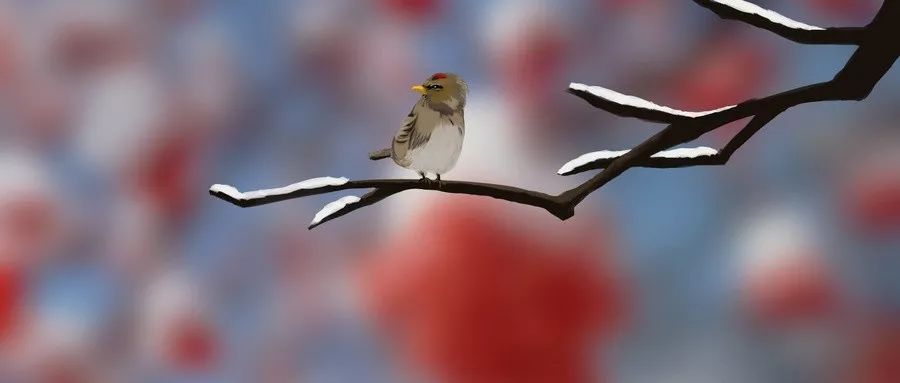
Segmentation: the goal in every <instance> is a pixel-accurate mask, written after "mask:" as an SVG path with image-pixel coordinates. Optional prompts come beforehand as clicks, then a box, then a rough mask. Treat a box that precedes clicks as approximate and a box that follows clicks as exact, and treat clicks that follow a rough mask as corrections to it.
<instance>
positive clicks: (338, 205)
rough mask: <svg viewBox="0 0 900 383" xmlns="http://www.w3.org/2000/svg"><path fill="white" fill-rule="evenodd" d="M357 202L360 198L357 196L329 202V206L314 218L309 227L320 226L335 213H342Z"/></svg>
mask: <svg viewBox="0 0 900 383" xmlns="http://www.w3.org/2000/svg"><path fill="white" fill-rule="evenodd" d="M357 202H359V197H357V196H355V195H348V196H346V197H341V199H339V200H337V201H334V202H329V203H328V204H327V205H325V207H323V208H322V210H319V212H318V213H316V216H315V217H313V220H312V222H310V223H309V226H314V225H318V224H319V223H321V222H322V220H324V219H325V218H328V217H329V216H331V215H332V214H334V213H337V212H339V211H341V210H342V209H344V208H345V207H347V205H350V204H354V203H357Z"/></svg>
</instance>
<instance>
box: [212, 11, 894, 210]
mask: <svg viewBox="0 0 900 383" xmlns="http://www.w3.org/2000/svg"><path fill="white" fill-rule="evenodd" d="M694 1H695V2H696V3H698V4H700V5H701V6H704V7H706V8H709V9H711V10H713V11H714V12H716V13H717V14H719V15H720V16H722V17H724V18H731V19H737V20H741V21H744V22H747V23H749V24H752V25H754V26H757V27H759V28H762V29H766V30H770V31H772V32H775V33H777V34H779V35H781V36H783V37H786V38H788V39H791V40H794V41H797V42H801V43H806V44H858V45H859V48H857V50H856V52H854V53H853V55H852V56H851V57H850V59H849V60H848V61H847V63H846V64H845V65H844V67H843V68H842V69H841V70H840V71H839V72H838V73H837V74H836V75H835V76H834V78H833V79H832V80H830V81H826V82H822V83H817V84H812V85H807V86H804V87H800V88H796V89H791V90H788V91H785V92H781V93H778V94H774V95H771V96H767V97H763V98H759V99H752V100H747V101H745V102H742V103H740V104H738V105H734V106H728V107H724V108H721V109H717V110H712V111H706V112H687V111H682V110H677V109H672V108H669V107H665V106H660V105H657V104H655V103H652V102H650V101H647V100H644V99H641V98H638V97H634V96H628V95H624V94H621V93H618V92H615V91H612V90H609V89H606V88H602V87H591V86H587V85H583V84H577V83H573V84H571V85H570V86H569V92H570V93H572V94H575V95H576V96H578V97H580V98H582V99H584V100H585V101H587V102H588V103H590V104H591V105H593V106H595V107H597V108H599V109H603V110H605V111H607V112H610V113H613V114H615V115H618V116H622V117H631V118H639V119H643V120H648V121H652V122H658V123H666V124H668V126H667V127H666V128H664V129H663V130H661V131H660V132H658V133H657V134H655V135H653V136H652V137H650V138H648V139H647V140H645V141H644V142H642V143H640V144H639V145H637V146H635V147H634V148H633V149H631V150H627V151H620V152H597V153H600V154H599V155H596V157H597V158H596V159H595V160H594V161H591V160H587V161H581V162H579V163H576V164H575V165H574V166H572V167H571V169H568V168H567V167H564V168H563V169H560V170H561V171H560V173H561V174H565V175H568V174H575V173H578V172H582V171H586V170H592V169H600V168H602V169H603V171H601V172H600V173H599V174H597V175H595V176H594V177H592V178H590V179H589V180H587V181H585V182H584V183H582V184H580V185H578V186H577V187H575V188H572V189H570V190H567V191H565V192H563V193H561V194H559V195H550V194H546V193H542V192H537V191H531V190H526V189H521V188H517V187H513V186H505V185H496V184H487V183H477V182H462V181H444V182H443V183H442V184H441V185H438V184H437V183H436V182H423V181H420V180H399V179H391V180H360V181H350V180H347V179H346V178H330V177H329V178H321V179H314V180H308V181H303V182H300V183H297V184H293V185H290V186H286V187H283V188H278V189H268V190H258V191H254V192H249V193H242V192H239V191H238V190H237V189H235V188H234V187H231V186H227V185H214V186H213V187H212V188H210V194H212V195H213V196H215V197H218V198H221V199H223V200H225V201H228V202H231V203H233V204H235V205H237V206H241V207H250V206H259V205H263V204H268V203H273V202H278V201H284V200H288V199H292V198H300V197H305V196H310V195H317V194H325V193H331V192H335V191H340V190H348V189H373V190H372V191H371V192H369V193H368V194H366V195H364V196H363V197H361V198H358V199H357V198H356V197H352V196H349V197H344V198H342V199H340V200H338V201H335V202H333V203H331V204H329V205H328V206H326V207H325V208H324V209H323V210H322V211H320V212H319V214H317V215H316V218H315V219H314V220H313V222H312V223H311V224H310V228H313V227H316V226H318V225H321V224H322V223H325V222H327V221H329V220H332V219H335V218H337V217H340V216H343V215H346V214H349V213H350V212H353V211H355V210H358V209H360V208H363V207H365V206H369V205H372V204H374V203H377V202H380V201H382V200H384V199H385V198H387V197H390V196H392V195H394V194H397V193H400V192H403V191H405V190H411V189H419V190H433V191H440V192H445V193H455V194H470V195H478V196H486V197H492V198H497V199H501V200H505V201H509V202H514V203H519V204H523V205H530V206H535V207H540V208H542V209H544V210H547V211H548V212H550V213H551V214H553V215H554V216H556V217H557V218H559V219H562V220H565V219H568V218H570V217H572V216H573V215H574V214H575V207H576V206H577V205H578V204H579V203H581V201H583V200H584V199H585V198H586V197H587V196H588V195H590V194H591V193H593V192H594V191H596V190H597V189H599V188H601V187H602V186H603V185H605V184H607V183H608V182H609V181H612V180H613V179H615V178H616V177H618V176H619V175H621V174H622V173H624V172H625V171H627V170H628V169H630V168H632V167H658V168H673V167H688V166H700V165H723V164H725V163H727V162H728V160H729V159H730V158H731V155H732V154H734V153H735V151H737V150H738V149H739V148H740V147H741V146H743V145H744V144H745V143H746V142H747V140H749V139H750V137H752V136H753V135H754V134H756V133H757V132H758V131H759V130H761V129H762V128H763V127H764V126H765V125H766V124H768V123H769V122H770V121H772V120H773V119H774V118H775V117H777V116H778V115H779V114H780V113H782V112H784V111H785V110H787V109H790V108H792V107H795V106H798V105H801V104H805V103H811V102H820V101H841V100H863V99H865V98H866V97H868V95H869V94H870V93H871V91H872V89H873V88H874V87H875V85H876V84H878V82H879V81H880V80H881V78H882V77H884V75H885V74H886V73H887V71H888V70H890V68H891V66H892V65H893V64H894V62H895V61H896V60H897V57H898V56H900V39H898V38H897V36H900V0H886V1H885V2H884V3H883V4H882V6H881V9H880V10H879V11H878V14H876V15H875V17H874V19H873V20H872V22H871V23H869V25H867V26H866V27H864V28H828V29H825V28H819V27H814V26H810V25H806V24H803V23H800V22H797V21H794V20H791V19H788V18H786V17H784V16H781V15H779V14H777V13H775V12H772V11H768V10H765V9H762V8H759V7H758V6H756V5H754V4H751V3H748V2H746V1H741V0H694ZM751 116H753V117H754V118H753V119H752V120H751V121H750V122H749V123H748V124H747V125H746V126H745V127H744V129H743V130H741V131H740V132H739V133H738V134H736V135H735V136H734V137H733V138H732V140H731V141H730V142H729V143H728V144H726V145H725V147H723V148H722V150H720V151H715V150H714V149H711V148H693V149H687V148H682V149H676V150H669V149H671V148H673V147H675V146H677V145H681V144H684V143H687V142H689V141H693V140H695V139H697V138H698V137H700V136H702V135H703V134H705V133H708V132H710V131H713V130H716V129H718V128H721V127H722V126H724V125H726V124H728V123H731V122H734V121H738V120H741V119H743V118H747V117H751ZM566 169H568V170H566ZM563 170H566V171H563Z"/></svg>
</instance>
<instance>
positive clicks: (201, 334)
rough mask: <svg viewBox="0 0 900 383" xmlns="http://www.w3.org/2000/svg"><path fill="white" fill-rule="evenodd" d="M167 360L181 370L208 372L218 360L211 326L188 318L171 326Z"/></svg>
mask: <svg viewBox="0 0 900 383" xmlns="http://www.w3.org/2000/svg"><path fill="white" fill-rule="evenodd" d="M168 347H169V358H170V360H171V362H172V363H173V364H174V365H175V366H176V367H177V368H180V369H182V370H186V371H197V370H201V371H202V370H208V369H209V368H211V367H212V366H213V364H214V363H215V362H216V360H217V358H218V342H217V340H216V334H215V331H214V330H213V328H212V326H211V325H210V324H209V323H206V322H205V321H203V320H202V319H200V318H196V317H193V316H188V317H184V318H181V319H180V320H177V321H175V322H174V323H173V324H171V327H170V333H169V340H168Z"/></svg>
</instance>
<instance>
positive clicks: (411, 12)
mask: <svg viewBox="0 0 900 383" xmlns="http://www.w3.org/2000/svg"><path fill="white" fill-rule="evenodd" d="M378 3H379V5H381V7H382V8H384V9H385V10H386V11H388V12H389V13H391V14H393V15H397V16H400V17H401V18H404V19H408V20H411V21H418V22H424V21H430V20H433V19H434V18H436V17H437V16H439V14H440V12H441V10H442V9H443V6H444V4H443V1H441V0H378Z"/></svg>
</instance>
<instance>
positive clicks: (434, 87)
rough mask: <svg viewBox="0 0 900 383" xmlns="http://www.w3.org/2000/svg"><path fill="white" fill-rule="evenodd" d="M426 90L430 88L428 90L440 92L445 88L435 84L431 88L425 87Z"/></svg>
mask: <svg viewBox="0 0 900 383" xmlns="http://www.w3.org/2000/svg"><path fill="white" fill-rule="evenodd" d="M425 88H428V90H438V89H444V87H443V86H441V85H437V84H433V85H429V86H426V87H425Z"/></svg>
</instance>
